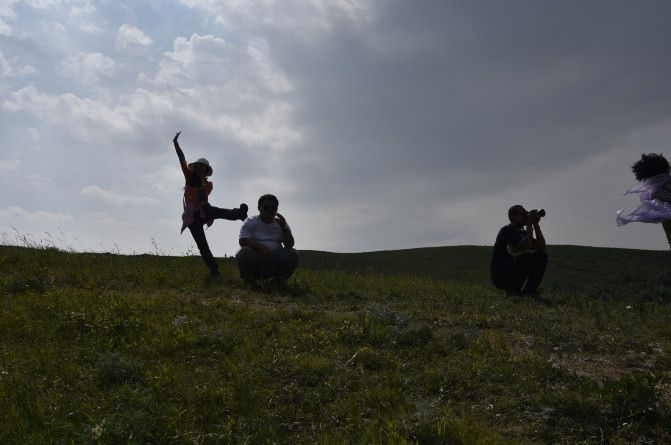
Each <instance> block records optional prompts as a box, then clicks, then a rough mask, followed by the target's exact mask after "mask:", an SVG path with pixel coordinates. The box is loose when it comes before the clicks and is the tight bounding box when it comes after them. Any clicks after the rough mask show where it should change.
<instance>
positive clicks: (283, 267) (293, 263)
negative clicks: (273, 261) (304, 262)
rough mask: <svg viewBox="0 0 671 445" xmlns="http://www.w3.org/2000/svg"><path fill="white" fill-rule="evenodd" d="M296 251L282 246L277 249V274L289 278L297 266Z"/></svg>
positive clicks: (297, 256)
mask: <svg viewBox="0 0 671 445" xmlns="http://www.w3.org/2000/svg"><path fill="white" fill-rule="evenodd" d="M298 258H299V255H298V251H297V250H296V249H293V248H284V249H281V250H280V251H279V258H278V259H279V264H278V265H279V275H280V276H281V277H282V278H285V279H286V278H289V277H290V276H291V274H293V273H294V271H295V270H296V268H297V267H298Z"/></svg>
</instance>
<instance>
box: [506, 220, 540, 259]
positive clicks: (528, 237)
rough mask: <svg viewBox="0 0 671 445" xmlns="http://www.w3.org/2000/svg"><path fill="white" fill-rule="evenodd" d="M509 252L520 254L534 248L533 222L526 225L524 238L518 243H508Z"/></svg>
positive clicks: (512, 254)
mask: <svg viewBox="0 0 671 445" xmlns="http://www.w3.org/2000/svg"><path fill="white" fill-rule="evenodd" d="M507 248H508V253H509V254H510V255H511V256H518V255H521V254H523V253H527V252H529V251H530V250H533V249H534V238H533V228H532V226H531V224H528V225H527V227H526V233H525V234H524V238H522V240H521V241H520V242H519V243H517V244H508V245H507Z"/></svg>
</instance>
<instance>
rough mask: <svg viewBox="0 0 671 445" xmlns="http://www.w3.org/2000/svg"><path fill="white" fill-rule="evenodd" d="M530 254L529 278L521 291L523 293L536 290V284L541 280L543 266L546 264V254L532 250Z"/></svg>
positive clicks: (543, 272)
mask: <svg viewBox="0 0 671 445" xmlns="http://www.w3.org/2000/svg"><path fill="white" fill-rule="evenodd" d="M530 255H531V258H532V261H531V262H530V264H529V266H530V268H529V280H528V281H527V284H526V285H525V286H524V290H523V291H522V292H523V293H525V294H535V293H536V292H538V286H539V285H540V284H541V281H543V275H544V274H545V268H546V267H547V264H548V254H547V253H545V252H542V251H538V252H534V253H532V254H530Z"/></svg>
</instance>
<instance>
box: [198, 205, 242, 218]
mask: <svg viewBox="0 0 671 445" xmlns="http://www.w3.org/2000/svg"><path fill="white" fill-rule="evenodd" d="M205 214H206V218H205V220H208V221H209V220H211V219H227V220H229V221H237V220H243V221H244V220H245V219H247V204H240V208H237V209H222V208H220V207H214V206H211V205H208V206H207V207H206V208H205Z"/></svg>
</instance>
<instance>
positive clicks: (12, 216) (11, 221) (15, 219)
mask: <svg viewBox="0 0 671 445" xmlns="http://www.w3.org/2000/svg"><path fill="white" fill-rule="evenodd" d="M27 221H41V222H43V223H44V224H54V223H65V222H71V221H73V218H72V215H69V214H67V213H59V212H46V211H43V210H37V211H29V210H26V209H24V208H22V207H18V206H12V207H7V208H4V209H0V224H3V223H4V224H6V225H12V226H13V225H20V224H21V223H22V222H27Z"/></svg>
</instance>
